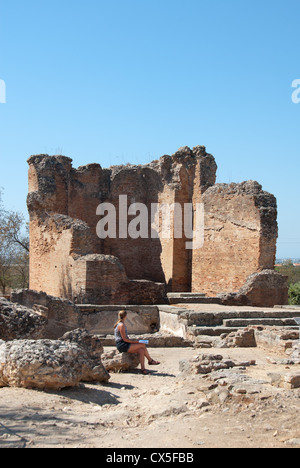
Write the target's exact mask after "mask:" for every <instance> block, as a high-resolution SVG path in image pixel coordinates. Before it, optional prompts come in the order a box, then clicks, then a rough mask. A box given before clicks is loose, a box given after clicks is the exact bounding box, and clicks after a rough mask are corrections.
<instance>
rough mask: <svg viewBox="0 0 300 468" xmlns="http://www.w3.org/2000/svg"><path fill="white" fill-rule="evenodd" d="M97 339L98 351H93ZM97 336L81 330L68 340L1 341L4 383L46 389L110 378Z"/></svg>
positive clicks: (0, 379) (0, 373) (0, 381)
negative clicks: (103, 363)
mask: <svg viewBox="0 0 300 468" xmlns="http://www.w3.org/2000/svg"><path fill="white" fill-rule="evenodd" d="M95 343H96V344H97V345H98V346H96V348H97V351H93V347H94V346H95ZM101 351H102V347H101V345H100V343H99V341H98V340H97V339H96V338H93V337H89V336H87V334H86V333H85V332H84V331H83V332H82V333H81V332H79V331H77V332H76V333H74V334H73V335H72V336H66V337H65V340H64V339H62V340H14V341H9V342H6V343H5V342H2V343H0V386H10V387H24V388H37V389H41V390H45V389H61V388H65V387H74V386H76V385H78V383H79V382H80V381H97V382H106V381H107V380H108V379H109V374H108V373H107V372H106V371H105V369H104V367H103V365H102V363H101V359H100V354H101Z"/></svg>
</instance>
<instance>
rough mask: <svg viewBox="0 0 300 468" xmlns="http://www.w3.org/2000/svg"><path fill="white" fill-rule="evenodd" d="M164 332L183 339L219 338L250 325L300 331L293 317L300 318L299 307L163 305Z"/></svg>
mask: <svg viewBox="0 0 300 468" xmlns="http://www.w3.org/2000/svg"><path fill="white" fill-rule="evenodd" d="M159 312H160V322H161V330H165V331H169V332H173V333H175V334H178V335H179V334H182V336H183V337H184V338H193V337H197V336H201V335H203V336H205V335H206V336H220V335H222V334H229V333H231V332H233V331H237V330H239V329H240V328H246V327H248V326H251V325H258V326H259V325H261V326H275V327H288V328H291V329H299V325H297V323H296V321H295V320H294V317H300V307H297V306H295V307H293V308H290V307H288V306H286V307H285V306H278V307H276V308H274V309H271V308H270V309H259V308H251V307H249V308H245V307H225V306H224V307H222V306H218V305H215V307H214V306H213V305H211V306H210V307H207V309H206V310H205V306H203V307H202V310H201V311H199V310H192V309H191V308H189V309H185V308H177V307H174V306H160V307H159Z"/></svg>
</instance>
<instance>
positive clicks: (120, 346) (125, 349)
mask: <svg viewBox="0 0 300 468" xmlns="http://www.w3.org/2000/svg"><path fill="white" fill-rule="evenodd" d="M116 346H117V349H118V351H120V353H128V350H129V348H130V343H126V342H125V341H119V342H118V343H117V345H116Z"/></svg>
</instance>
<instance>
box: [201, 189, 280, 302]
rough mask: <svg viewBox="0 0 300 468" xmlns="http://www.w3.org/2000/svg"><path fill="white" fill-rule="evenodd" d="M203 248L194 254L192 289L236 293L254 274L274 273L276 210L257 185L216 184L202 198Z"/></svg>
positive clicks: (273, 203) (267, 195)
mask: <svg viewBox="0 0 300 468" xmlns="http://www.w3.org/2000/svg"><path fill="white" fill-rule="evenodd" d="M202 201H203V203H204V213H205V228H204V230H205V238H204V245H203V248H201V249H199V250H195V251H194V252H193V283H192V290H193V291H195V292H196V291H205V292H206V293H207V294H208V295H211V296H214V295H216V294H218V293H223V292H228V291H231V292H237V291H238V290H239V289H240V288H241V287H242V286H243V284H244V283H245V282H246V280H247V278H248V276H249V274H250V272H251V271H252V272H257V271H262V270H264V269H273V268H274V263H275V254H276V239H277V222H276V218H277V206H276V199H275V197H274V196H273V195H271V194H269V193H267V192H264V191H263V190H262V187H261V186H260V185H259V184H258V183H257V182H253V181H248V182H244V183H241V184H230V185H226V184H217V185H215V186H213V187H211V188H209V189H208V190H207V191H205V193H204V194H203V196H202Z"/></svg>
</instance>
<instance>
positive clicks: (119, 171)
mask: <svg viewBox="0 0 300 468" xmlns="http://www.w3.org/2000/svg"><path fill="white" fill-rule="evenodd" d="M28 164H29V194H28V200H27V201H28V210H29V213H30V288H31V289H33V290H38V291H44V292H46V293H47V294H50V295H53V296H57V297H64V298H68V299H71V300H74V301H75V302H77V303H95V304H100V303H102V304H113V303H122V304H138V303H140V304H155V303H162V302H163V301H164V298H165V295H166V290H168V291H173V292H181V291H182V292H184V291H185V292H188V291H193V292H202V293H205V294H207V295H208V296H214V295H216V294H220V293H234V292H237V291H239V290H240V288H241V287H242V286H243V285H244V283H245V282H246V280H247V278H248V277H249V275H251V274H253V273H256V272H260V271H263V270H265V269H273V268H274V262H275V254H276V240H277V205H276V199H275V197H274V196H273V195H271V194H269V193H267V192H264V191H263V190H262V187H261V186H260V185H259V184H258V183H257V182H253V181H248V182H243V183H242V184H230V185H227V184H216V183H215V182H216V171H217V165H216V162H215V159H214V157H213V156H212V155H210V154H208V153H207V152H206V149H205V147H203V146H197V147H195V148H193V149H190V148H188V147H184V148H180V149H179V150H178V151H177V152H176V153H175V154H174V155H172V156H168V155H166V156H163V157H162V158H160V160H158V161H153V162H152V163H150V164H147V165H144V166H134V165H127V166H112V167H111V168H109V169H103V168H102V167H101V166H100V165H99V164H89V165H86V166H82V167H79V168H78V169H75V168H73V167H72V160H71V159H70V158H67V157H65V156H48V155H37V156H31V157H30V158H29V160H28ZM119 195H126V196H127V202H128V206H129V205H131V204H132V203H143V204H144V205H146V206H147V208H148V210H149V213H151V209H150V208H151V204H153V203H158V204H162V203H168V204H171V203H180V204H181V206H182V207H184V204H185V203H190V204H191V205H192V206H193V208H194V210H195V208H196V204H197V203H203V204H204V213H205V230H204V232H205V235H204V245H203V247H202V248H201V249H198V250H193V251H192V250H187V249H186V245H185V244H186V241H187V239H186V238H185V237H184V236H183V237H182V238H176V236H175V235H174V224H171V236H170V238H169V239H164V238H163V237H162V233H161V230H160V231H159V236H158V238H156V239H153V238H151V236H150V235H149V238H147V239H144V238H138V239H131V238H130V237H129V238H126V239H120V238H116V239H111V238H107V239H99V238H98V237H97V235H96V226H97V223H98V222H99V220H100V217H99V216H97V214H96V210H97V207H98V205H99V204H100V203H106V202H109V203H113V204H114V206H115V207H116V212H117V233H118V225H119V222H120V219H119V215H118V213H119ZM122 216H123V215H122ZM131 219H133V217H130V216H129V217H128V221H130V220H131ZM194 221H195V220H194ZM150 228H151V219H150V214H149V234H150Z"/></svg>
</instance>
